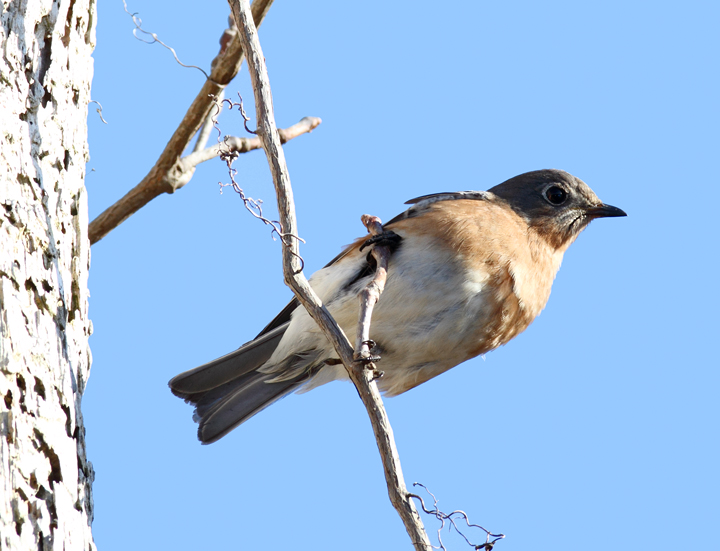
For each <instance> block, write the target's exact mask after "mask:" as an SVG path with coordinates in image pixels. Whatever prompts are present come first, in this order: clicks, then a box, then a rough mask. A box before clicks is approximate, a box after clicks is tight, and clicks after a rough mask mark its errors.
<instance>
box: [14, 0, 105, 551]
mask: <svg viewBox="0 0 720 551" xmlns="http://www.w3.org/2000/svg"><path fill="white" fill-rule="evenodd" d="M95 13H96V12H95V0H13V1H9V0H3V3H2V12H1V13H0V22H1V23H2V25H1V28H0V33H1V34H0V47H1V51H0V549H2V550H11V549H24V550H25V549H42V550H49V549H58V550H59V549H66V550H71V549H72V550H82V551H85V550H88V551H93V550H94V549H95V545H94V543H93V539H92V533H91V529H90V523H91V521H92V516H93V502H92V493H91V483H92V479H93V470H92V465H91V464H90V462H89V461H88V460H87V458H86V456H85V429H84V426H83V421H82V415H81V413H80V401H81V397H82V393H83V390H84V388H85V382H86V381H87V377H88V374H89V370H90V349H89V348H88V337H89V336H90V333H91V327H92V326H91V323H90V320H89V318H88V301H87V298H88V292H87V276H88V268H89V262H90V243H89V240H88V235H87V227H88V212H87V201H86V191H85V187H84V177H85V163H86V161H87V155H88V151H87V128H86V118H87V105H88V102H89V100H90V81H91V78H92V58H91V57H90V56H91V53H92V50H93V47H94V42H95Z"/></svg>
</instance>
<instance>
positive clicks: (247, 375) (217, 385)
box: [169, 323, 319, 444]
mask: <svg viewBox="0 0 720 551" xmlns="http://www.w3.org/2000/svg"><path fill="white" fill-rule="evenodd" d="M287 326H288V323H284V324H283V325H281V326H279V327H277V328H275V329H273V330H272V331H269V332H268V333H266V334H264V335H261V336H260V337H258V338H257V339H255V340H253V341H250V342H249V343H247V344H244V345H243V346H241V347H240V348H238V349H237V350H235V351H234V352H231V353H230V354H227V355H225V356H223V357H221V358H218V359H217V360H213V361H212V362H209V363H207V364H205V365H201V366H200V367H196V368H195V369H191V370H190V371H186V372H185V373H181V374H180V375H178V376H176V377H174V378H173V379H172V380H171V381H170V382H169V385H170V389H171V390H172V392H173V394H175V395H176V396H179V397H180V398H183V399H184V400H185V401H186V402H188V403H190V404H193V405H194V406H195V414H194V416H193V418H194V420H195V421H196V422H197V423H198V424H199V426H198V439H199V440H200V441H201V442H202V443H203V444H210V443H212V442H215V441H216V440H219V439H220V438H222V437H223V436H225V435H226V434H227V433H228V432H230V431H231V430H232V429H234V428H235V427H237V426H238V425H239V424H241V423H243V422H245V421H247V420H248V419H249V418H250V417H252V416H253V415H255V414H256V413H258V412H260V411H262V410H263V409H265V408H266V407H268V406H269V405H270V404H272V403H274V402H276V401H277V400H279V399H280V398H282V397H283V396H286V395H287V394H290V393H291V392H293V391H294V390H296V389H298V388H299V387H300V386H301V385H302V384H303V383H305V382H306V381H307V380H308V379H309V378H310V377H311V376H312V375H313V374H314V372H315V371H316V370H315V369H314V367H315V366H310V365H308V358H307V354H300V355H298V356H291V357H290V358H288V359H286V360H285V361H284V362H281V363H282V364H286V363H287V364H288V365H287V366H284V367H287V368H290V369H291V370H292V369H293V368H297V367H298V366H297V365H296V364H303V369H294V370H293V372H292V374H291V375H290V376H285V377H279V376H278V372H277V370H276V369H272V367H273V366H271V367H270V370H271V371H272V372H270V373H263V372H260V371H258V368H259V367H261V366H262V365H263V364H265V363H266V362H267V361H268V360H269V359H270V357H271V356H272V354H273V352H274V351H275V348H277V346H278V344H279V343H280V339H281V338H282V336H283V334H284V333H285V330H286V329H287ZM311 356H313V358H314V359H318V358H319V356H318V355H317V354H311Z"/></svg>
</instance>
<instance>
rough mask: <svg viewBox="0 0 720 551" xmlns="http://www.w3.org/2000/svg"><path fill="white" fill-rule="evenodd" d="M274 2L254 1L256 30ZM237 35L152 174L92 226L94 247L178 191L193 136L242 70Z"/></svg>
mask: <svg viewBox="0 0 720 551" xmlns="http://www.w3.org/2000/svg"><path fill="white" fill-rule="evenodd" d="M272 2H273V0H255V1H254V2H253V5H252V8H251V10H252V17H253V21H254V22H255V24H256V25H257V26H260V23H262V21H263V19H264V18H265V16H266V15H267V12H268V10H269V9H270V6H271V4H272ZM236 35H237V31H236V30H235V29H233V28H232V27H231V28H230V29H228V30H226V31H225V33H224V34H223V37H222V39H221V48H220V53H219V54H218V55H217V56H216V57H215V59H214V60H213V62H212V65H211V66H212V70H211V72H210V77H209V78H208V79H207V80H206V81H205V83H204V84H203V86H202V88H201V89H200V92H198V94H197V96H196V97H195V99H194V100H193V102H192V104H191V105H190V108H189V109H188V110H187V112H186V113H185V116H184V117H183V120H182V121H181V122H180V125H179V126H178V127H177V129H176V130H175V132H174V133H173V135H172V137H171V138H170V141H169V142H168V143H167V145H166V146H165V149H164V150H163V152H162V153H161V154H160V157H159V158H158V160H157V162H156V163H155V165H154V166H153V167H152V168H151V169H150V172H148V174H147V175H146V176H145V177H144V178H143V179H142V181H141V182H140V183H139V184H138V185H137V186H135V187H134V188H133V189H131V190H130V191H129V192H128V193H127V194H126V195H125V197H123V198H122V199H121V200H120V201H118V202H117V203H115V204H114V205H112V206H110V207H108V208H107V209H106V210H105V211H104V212H103V213H102V214H100V215H99V216H98V217H97V218H95V220H93V221H92V222H91V223H90V227H89V235H90V243H91V244H94V243H97V242H98V241H100V240H101V239H102V238H103V237H105V236H106V235H107V234H108V233H110V231H112V230H113V229H114V228H116V227H117V226H119V225H120V224H122V223H123V222H124V221H125V220H127V219H128V218H129V217H130V216H132V215H133V214H134V213H135V212H137V211H138V210H140V209H141V208H142V207H144V206H145V205H146V204H147V203H149V202H150V201H152V200H153V199H154V198H155V197H157V196H159V195H161V194H163V193H173V192H174V191H175V190H176V189H177V187H173V183H174V182H177V181H178V180H177V179H176V178H174V175H175V172H176V171H177V170H178V169H179V170H180V171H182V166H181V163H182V159H181V156H182V153H183V151H185V149H187V147H188V145H189V144H190V142H191V141H192V138H193V136H195V134H196V133H197V131H198V130H199V129H200V126H201V125H202V124H203V122H204V121H205V120H206V119H207V117H208V115H209V114H210V111H211V109H212V108H213V107H214V105H215V100H214V98H216V97H218V96H220V94H221V93H222V91H223V90H224V89H225V87H226V86H227V85H228V84H229V83H230V81H231V80H232V79H233V78H235V75H237V73H238V71H239V70H240V65H241V63H242V60H243V50H242V46H241V44H240V40H239V39H238V38H237V36H236ZM191 177H192V174H190V175H189V176H188V177H187V180H185V182H183V185H184V184H185V183H187V181H189V180H190V178H191Z"/></svg>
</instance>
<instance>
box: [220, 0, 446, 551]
mask: <svg viewBox="0 0 720 551" xmlns="http://www.w3.org/2000/svg"><path fill="white" fill-rule="evenodd" d="M228 2H229V3H230V6H231V8H232V12H233V15H234V16H235V22H236V24H237V27H238V33H239V36H240V38H241V41H242V44H243V49H244V50H245V53H246V54H247V58H248V69H249V71H250V78H251V80H252V84H253V91H254V93H255V108H256V112H257V122H258V128H257V132H258V136H259V137H260V139H261V141H262V144H263V148H264V149H265V154H266V155H267V158H268V164H269V166H270V172H271V174H272V177H273V183H274V184H275V191H276V194H277V199H278V211H279V214H280V221H281V223H282V227H283V230H284V231H285V232H286V233H287V234H289V235H298V231H297V222H296V219H295V205H294V202H293V194H292V188H291V186H290V176H289V174H288V170H287V165H286V163H285V155H284V153H283V149H282V145H281V144H280V136H279V135H278V131H277V128H276V126H275V116H274V113H273V105H272V94H271V92H270V82H269V80H268V76H267V68H266V67H265V59H264V57H263V53H262V49H261V48H260V42H259V40H258V37H257V29H256V28H255V25H254V23H253V18H252V14H251V12H250V4H249V2H248V0H228ZM283 243H284V246H283V248H282V249H283V272H284V276H285V283H286V284H287V285H288V286H289V287H290V288H291V289H292V290H293V291H294V293H295V295H296V296H297V298H298V300H300V302H301V303H302V305H303V306H304V307H305V308H306V309H307V311H308V313H309V314H310V315H311V316H312V317H313V319H314V320H315V321H316V322H317V323H318V325H319V327H320V329H321V330H322V331H323V333H324V334H325V336H326V337H327V338H328V340H329V341H330V342H331V343H332V344H333V346H334V347H335V350H336V351H337V353H338V355H339V356H340V359H341V360H342V362H343V364H344V365H345V368H346V369H347V371H348V374H349V375H350V378H351V379H352V381H353V383H355V386H356V388H357V390H358V393H359V394H360V397H361V398H362V401H363V403H364V404H365V407H366V409H367V411H368V415H369V417H370V421H371V423H372V426H373V432H374V433H375V439H376V441H377V444H378V448H379V449H380V455H381V457H382V461H383V467H384V471H385V480H386V482H387V486H388V493H389V494H390V501H391V502H392V504H393V506H394V507H395V509H396V510H397V511H398V513H399V515H400V517H401V518H402V520H403V523H404V524H405V528H406V530H407V531H408V534H409V535H410V539H411V541H412V543H413V545H414V546H415V549H417V550H422V551H429V550H430V549H432V546H431V544H430V540H429V539H428V537H427V534H426V533H425V530H424V528H423V525H422V521H421V519H420V515H419V514H418V512H417V510H416V509H415V505H414V503H413V502H412V500H411V499H410V498H409V497H408V492H407V488H406V487H405V482H404V480H403V476H402V469H401V467H400V461H399V458H398V454H397V449H396V447H395V440H394V438H393V434H392V428H391V427H390V423H389V421H388V418H387V413H386V412H385V408H384V407H383V404H382V400H381V398H380V392H379V391H378V388H377V385H376V384H375V383H374V381H373V373H372V372H371V371H369V370H366V369H365V368H364V366H363V365H362V363H361V362H357V363H356V362H354V361H353V351H352V347H351V346H350V342H349V341H348V339H347V336H346V335H345V334H344V333H343V331H342V329H340V327H339V326H338V325H337V323H336V322H335V320H334V319H333V318H332V316H330V314H329V312H328V311H327V309H326V308H325V307H324V306H323V304H322V302H321V301H320V299H319V298H318V296H317V295H316V294H315V292H314V291H313V290H312V288H311V287H310V285H309V284H308V281H307V279H306V278H305V276H304V275H303V273H302V271H301V268H302V265H301V262H300V260H299V247H298V242H297V240H295V239H290V240H287V241H284V242H283Z"/></svg>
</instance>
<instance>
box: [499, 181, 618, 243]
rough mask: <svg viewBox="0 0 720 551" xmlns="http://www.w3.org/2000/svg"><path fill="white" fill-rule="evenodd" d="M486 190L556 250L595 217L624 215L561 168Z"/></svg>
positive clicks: (571, 240) (571, 239)
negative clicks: (503, 202)
mask: <svg viewBox="0 0 720 551" xmlns="http://www.w3.org/2000/svg"><path fill="white" fill-rule="evenodd" d="M488 191H490V192H492V193H493V194H495V195H496V196H497V197H499V198H500V199H503V200H504V201H506V202H507V203H508V205H509V206H510V207H511V208H512V209H513V210H514V211H515V212H516V213H517V214H519V215H520V216H522V217H523V218H524V219H525V220H526V221H527V222H528V224H529V225H530V226H531V227H532V228H534V229H535V230H536V231H537V232H538V233H539V234H540V235H542V236H543V237H544V238H545V239H547V240H548V241H549V242H550V244H552V245H553V246H554V247H556V248H557V249H562V250H564V249H566V248H567V247H568V246H569V245H570V243H572V242H573V241H574V240H575V238H576V237H577V236H578V234H579V233H580V232H581V231H582V230H583V229H584V228H585V227H586V226H587V225H588V224H589V223H590V222H591V221H592V220H594V219H595V218H604V217H610V216H627V215H626V214H625V213H624V212H623V211H622V210H620V209H619V208H617V207H613V206H610V205H606V204H604V203H603V202H602V201H600V199H598V197H597V195H595V193H593V190H591V189H590V188H589V187H588V185H587V184H586V183H585V182H583V181H582V180H581V179H580V178H576V177H575V176H573V175H572V174H568V173H567V172H565V171H562V170H554V169H546V170H535V171H533V172H526V173H525V174H520V175H519V176H515V177H514V178H510V179H509V180H507V181H505V182H503V183H502V184H499V185H497V186H495V187H493V188H491V189H489V190H488Z"/></svg>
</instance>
